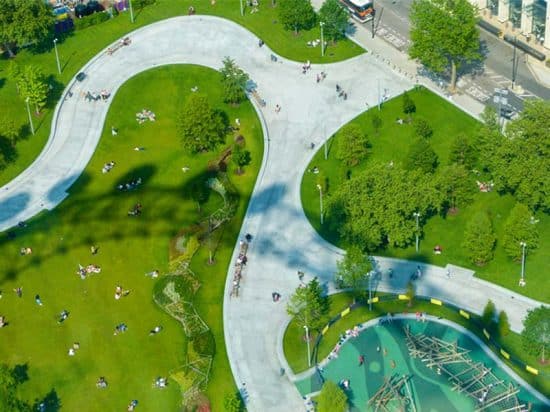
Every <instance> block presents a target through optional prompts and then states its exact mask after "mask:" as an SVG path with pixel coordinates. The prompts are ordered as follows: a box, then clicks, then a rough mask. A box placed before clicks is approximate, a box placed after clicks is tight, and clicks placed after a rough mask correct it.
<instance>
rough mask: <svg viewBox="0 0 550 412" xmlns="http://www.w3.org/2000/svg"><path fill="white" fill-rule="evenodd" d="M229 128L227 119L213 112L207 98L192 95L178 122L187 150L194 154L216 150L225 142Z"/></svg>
mask: <svg viewBox="0 0 550 412" xmlns="http://www.w3.org/2000/svg"><path fill="white" fill-rule="evenodd" d="M227 127H228V122H227V118H225V117H224V116H223V115H222V114H221V113H220V112H219V111H216V110H213V109H212V108H211V107H210V104H209V103H208V99H207V98H206V97H205V96H203V95H200V94H198V93H191V94H190V95H189V96H188V97H187V99H186V101H185V103H184V105H183V107H182V111H181V115H180V118H179V122H178V128H179V134H180V136H181V139H182V143H183V147H184V148H185V149H187V150H189V151H191V152H192V153H198V152H205V151H209V150H212V149H214V148H215V147H216V146H218V145H219V144H221V143H223V142H224V141H225V135H226V132H227Z"/></svg>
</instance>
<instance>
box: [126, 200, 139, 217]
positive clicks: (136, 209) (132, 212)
mask: <svg viewBox="0 0 550 412" xmlns="http://www.w3.org/2000/svg"><path fill="white" fill-rule="evenodd" d="M139 215H141V203H136V204H135V205H134V207H133V208H131V209H130V210H128V216H139Z"/></svg>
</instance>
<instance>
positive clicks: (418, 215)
mask: <svg viewBox="0 0 550 412" xmlns="http://www.w3.org/2000/svg"><path fill="white" fill-rule="evenodd" d="M413 216H414V217H415V218H416V253H418V229H419V225H418V218H419V217H420V213H418V212H414V213H413Z"/></svg>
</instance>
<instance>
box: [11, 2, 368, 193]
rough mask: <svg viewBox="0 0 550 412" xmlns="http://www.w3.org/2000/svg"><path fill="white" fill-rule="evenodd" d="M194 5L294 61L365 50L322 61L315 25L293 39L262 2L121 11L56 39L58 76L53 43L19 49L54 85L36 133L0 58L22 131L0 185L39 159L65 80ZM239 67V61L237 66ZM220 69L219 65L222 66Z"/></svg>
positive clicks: (350, 47)
mask: <svg viewBox="0 0 550 412" xmlns="http://www.w3.org/2000/svg"><path fill="white" fill-rule="evenodd" d="M190 5H193V6H194V7H195V9H196V12H197V14H211V15H217V16H221V17H224V18H227V19H230V20H233V21H235V22H237V23H239V24H241V25H242V26H244V27H246V28H247V29H249V30H251V31H253V32H254V33H256V34H257V35H258V36H259V37H260V38H262V39H263V40H264V41H265V42H266V44H267V45H268V46H269V47H270V48H272V49H273V50H274V51H275V52H277V53H278V54H280V55H282V56H284V57H287V58H290V59H293V60H298V61H304V62H305V61H306V60H308V59H309V60H310V61H311V62H313V63H317V62H326V63H329V62H334V61H341V60H344V59H347V58H350V57H354V56H357V55H359V54H361V53H363V52H364V50H363V49H362V48H360V47H359V46H357V45H356V44H355V43H353V42H351V41H348V40H343V41H341V42H338V43H337V44H336V45H334V46H333V45H330V44H329V46H328V48H327V50H326V55H325V57H324V58H321V54H320V48H319V47H317V48H308V47H307V41H308V40H312V39H317V38H319V37H320V33H319V27H316V28H314V29H312V30H311V31H308V32H303V33H300V34H299V35H298V36H295V35H294V34H293V33H292V32H287V31H285V30H283V28H282V26H281V24H280V23H273V22H274V21H275V20H277V19H278V18H277V11H276V9H273V8H272V7H271V6H269V5H268V4H267V3H266V4H265V5H263V4H262V6H261V7H260V11H259V12H258V13H254V14H250V10H247V13H246V14H245V16H244V17H241V16H240V8H239V7H240V6H239V0H224V1H220V2H218V3H217V4H216V5H215V6H211V5H210V2H204V3H203V2H201V3H196V2H193V1H191V0H157V1H156V4H155V5H153V6H147V7H145V8H144V9H143V10H141V11H139V10H136V13H135V15H136V19H135V23H134V24H132V23H131V22H130V16H129V13H121V14H120V15H119V16H118V17H117V18H114V19H112V20H109V21H107V22H104V23H101V24H99V25H96V26H92V27H89V28H86V29H83V30H80V31H75V32H74V33H72V34H69V35H67V37H65V38H63V37H60V39H59V42H58V46H57V48H58V51H59V57H60V61H61V67H62V73H61V75H58V73H57V67H56V61H55V54H54V50H53V44H52V45H51V47H52V48H51V49H50V50H48V51H45V52H42V53H32V52H31V51H29V50H21V51H20V52H19V53H18V54H17V57H16V58H15V61H16V62H17V63H18V64H19V65H20V66H21V67H24V66H25V65H33V66H38V67H40V68H41V69H42V71H43V73H44V74H45V75H46V76H48V77H49V83H50V84H51V85H52V86H53V87H54V89H53V91H52V93H51V99H50V103H49V104H48V107H47V108H46V109H45V110H44V111H43V112H42V114H41V116H40V117H36V116H34V115H33V116H34V124H35V128H36V130H37V131H36V135H34V136H32V135H31V134H30V131H29V130H28V119H27V112H26V108H25V103H24V101H23V100H22V99H21V98H20V97H19V96H18V95H17V92H16V88H15V85H14V83H13V82H11V81H9V80H7V77H8V73H7V67H8V63H9V62H8V60H7V59H6V58H5V56H0V113H1V114H2V116H5V117H7V118H9V119H12V120H13V121H14V122H15V125H16V126H17V127H19V128H21V130H22V132H21V133H22V136H23V138H22V139H21V140H20V141H19V142H18V143H17V148H16V151H17V158H16V161H15V162H12V163H10V164H9V166H8V167H7V168H6V169H4V170H2V171H0V186H2V185H3V184H5V183H7V182H9V181H10V180H11V179H13V178H14V177H15V176H17V175H18V174H19V173H21V172H22V171H23V170H24V169H25V168H26V167H27V166H28V165H30V164H31V163H32V161H33V160H34V159H35V158H36V156H38V154H39V153H40V151H41V150H42V148H43V146H44V144H45V143H46V141H47V139H48V136H49V133H50V123H51V119H52V112H53V109H54V107H55V104H56V103H57V99H58V97H59V96H60V93H61V91H62V90H63V88H64V87H65V85H66V84H67V82H68V81H69V80H70V79H71V78H72V77H73V76H74V75H75V74H76V73H77V72H78V70H79V69H80V68H81V67H82V66H84V64H86V62H88V61H89V60H90V59H91V58H92V57H93V56H95V55H96V54H97V53H98V52H99V51H100V50H102V49H103V48H105V47H107V46H108V45H109V44H111V43H112V42H114V41H115V40H116V39H119V38H120V37H122V36H123V35H125V34H126V33H129V32H130V31H132V30H135V29H137V28H139V27H142V26H146V25H148V24H151V23H154V22H157V21H160V20H163V19H166V18H169V17H174V16H181V15H185V14H187V9H188V7H189V6H190ZM237 63H238V62H237ZM220 66H221V62H220Z"/></svg>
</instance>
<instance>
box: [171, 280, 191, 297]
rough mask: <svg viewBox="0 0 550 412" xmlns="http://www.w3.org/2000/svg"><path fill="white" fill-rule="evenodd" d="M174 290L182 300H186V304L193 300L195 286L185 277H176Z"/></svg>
mask: <svg viewBox="0 0 550 412" xmlns="http://www.w3.org/2000/svg"><path fill="white" fill-rule="evenodd" d="M172 281H173V282H174V290H175V291H176V293H177V294H178V295H180V299H182V300H185V301H186V302H191V301H192V300H193V295H194V294H195V291H194V290H193V285H192V284H191V283H190V282H188V281H187V280H186V278H184V277H183V276H174V278H173V280H172Z"/></svg>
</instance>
